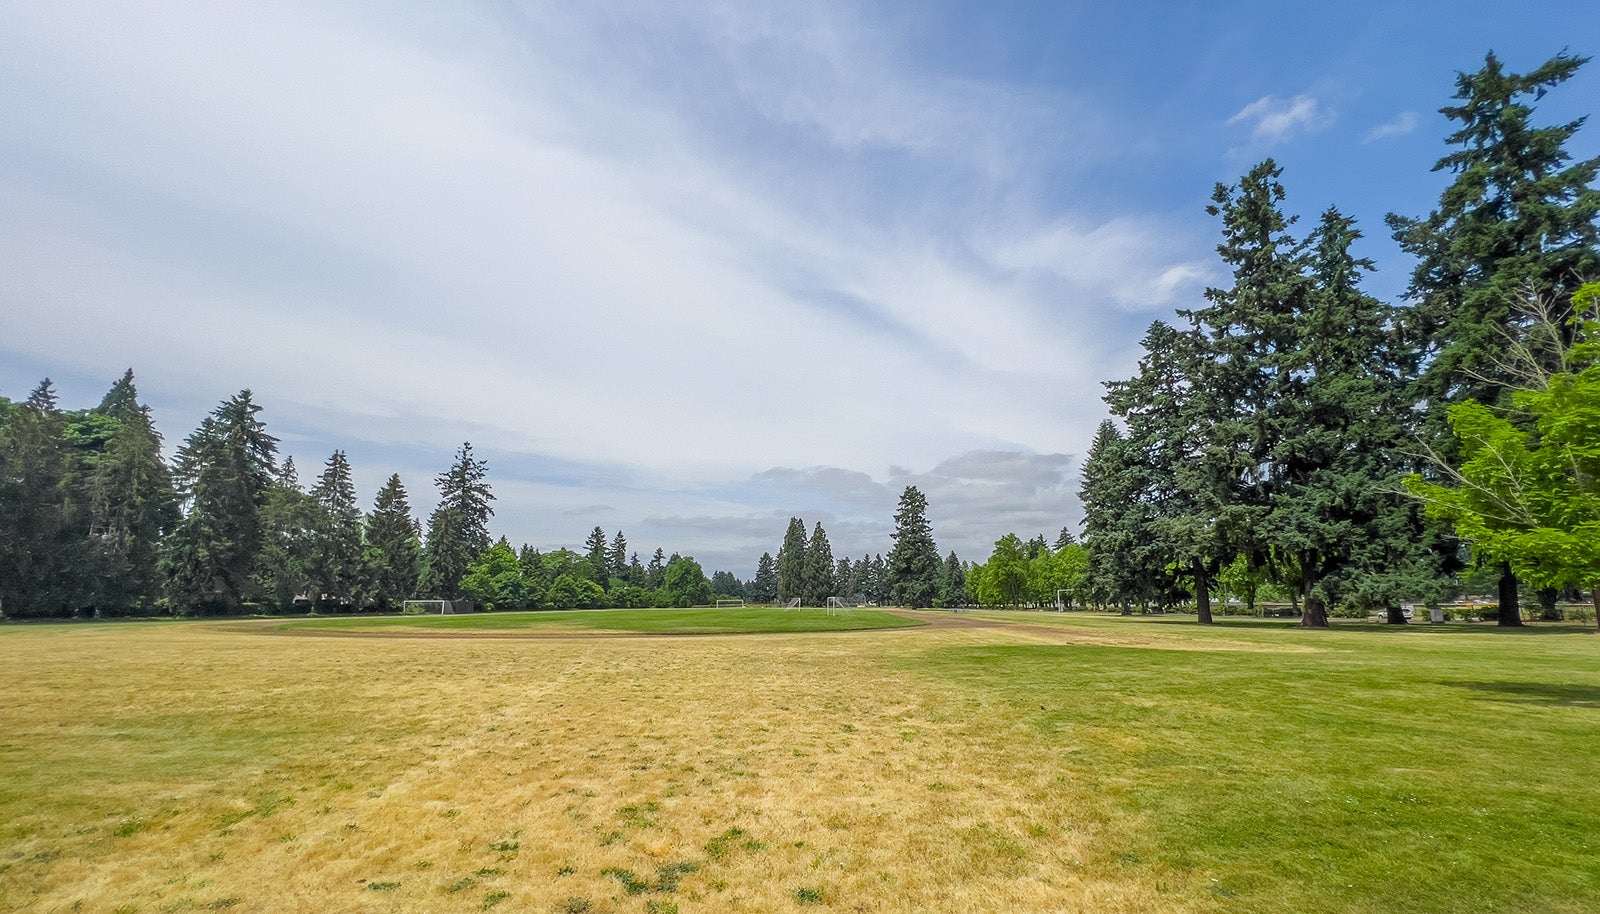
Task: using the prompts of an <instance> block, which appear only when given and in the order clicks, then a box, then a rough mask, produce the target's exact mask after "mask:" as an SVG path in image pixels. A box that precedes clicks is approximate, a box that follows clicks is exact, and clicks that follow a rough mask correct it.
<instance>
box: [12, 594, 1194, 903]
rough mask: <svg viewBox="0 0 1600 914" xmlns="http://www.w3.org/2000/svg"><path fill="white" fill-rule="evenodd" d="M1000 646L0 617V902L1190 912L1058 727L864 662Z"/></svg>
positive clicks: (960, 635)
mask: <svg viewBox="0 0 1600 914" xmlns="http://www.w3.org/2000/svg"><path fill="white" fill-rule="evenodd" d="M1023 634H1025V635H1026V637H1030V638H1033V637H1041V636H1040V635H1039V634H1038V633H1037V632H1026V633H1023ZM1046 635H1050V636H1052V637H1053V636H1054V633H1051V632H1046ZM1015 637H1016V635H1014V634H1011V633H1008V632H1007V631H1006V630H1004V629H983V630H963V629H942V630H931V631H922V632H919V633H916V634H914V635H911V634H909V633H907V632H882V633H877V632H863V633H859V634H856V635H852V636H849V637H841V636H837V635H833V636H820V637H818V636H802V635H791V636H754V637H718V638H674V639H666V640H643V639H634V640H596V641H538V640H527V641H508V640H493V641H473V640H470V639H451V640H420V639H416V640H402V639H359V638H311V637H307V638H293V639H290V638H270V637H261V636H259V635H254V634H249V633H245V632H238V631H226V630H220V629H218V628H216V627H214V626H205V625H188V624H173V625H151V626H131V625H124V626H82V627H39V628H29V629H22V630H10V631H6V632H3V633H0V648H3V650H4V653H5V656H6V657H7V668H8V671H9V674H8V676H7V681H8V684H7V687H6V689H5V690H4V691H3V692H0V734H3V735H0V765H3V770H4V772H5V774H4V778H3V783H0V821H3V822H4V823H5V825H4V826H3V831H0V909H3V910H7V911H21V910H30V911H70V910H85V911H130V912H131V911H178V910H230V911H239V912H243V911H298V910H306V911H329V910H337V911H394V910H403V911H404V910H415V911H480V910H487V909H491V908H492V909H496V910H502V911H522V910H534V911H558V910H588V911H596V912H599V911H647V910H657V911H665V910H670V909H671V908H670V907H669V906H668V905H669V904H677V905H679V906H680V910H681V911H683V912H689V911H708V910H716V911H784V910H798V909H801V908H806V907H817V908H821V909H828V910H842V911H907V912H910V911H1091V910H1092V911H1172V910H1183V909H1185V908H1186V907H1187V906H1191V905H1192V904H1194V903H1195V899H1196V898H1198V897H1199V896H1198V895H1197V890H1196V888H1195V887H1194V886H1193V885H1190V884H1189V883H1190V880H1191V878H1192V877H1190V876H1187V875H1184V874H1177V873H1171V872H1161V871H1159V870H1155V869H1153V868H1151V867H1143V868H1140V869H1139V870H1138V871H1137V872H1136V873H1135V872H1132V871H1130V870H1128V869H1127V868H1126V867H1122V866H1120V865H1119V864H1118V863H1117V861H1116V860H1115V859H1114V858H1110V857H1109V855H1108V854H1106V853H1102V852H1101V851H1100V850H1098V848H1100V847H1102V846H1104V845H1105V844H1106V843H1107V842H1106V841H1105V838H1106V836H1107V835H1108V834H1113V833H1117V832H1125V831H1128V830H1138V829H1140V828H1142V827H1143V825H1142V823H1141V822H1139V821H1138V820H1137V819H1135V818H1130V817H1129V814H1128V813H1123V812H1118V811H1116V810H1115V809H1114V808H1113V807H1112V805H1111V804H1109V803H1107V802H1105V801H1104V800H1103V798H1101V797H1100V796H1098V795H1097V793H1096V792H1095V791H1094V790H1093V789H1091V788H1090V787H1089V786H1087V785H1088V780H1089V779H1085V778H1081V777H1080V776H1079V775H1080V774H1081V772H1078V771H1076V770H1075V769H1074V767H1073V765H1072V762H1071V760H1070V758H1067V757H1062V756H1061V755H1059V754H1058V752H1057V750H1059V747H1057V750H1051V749H1050V748H1049V746H1048V745H1047V744H1046V743H1045V742H1044V741H1042V740H1040V739H1038V738H1037V736H1036V734H1033V733H1031V732H1027V731H1023V730H1020V729H1008V728H1005V727H1002V726H999V725H995V724H993V723H992V722H991V721H990V717H991V716H992V715H988V714H986V709H985V708H984V707H983V706H982V701H981V700H980V699H976V698H973V697H970V696H955V695H944V694H940V693H939V692H938V691H937V690H935V689H934V688H933V687H932V686H931V685H930V684H929V683H928V682H927V681H925V680H922V679H918V678H916V677H915V676H913V675H911V674H908V673H904V672H900V671H897V669H896V668H895V667H894V666H893V665H892V664H891V663H888V662H885V661H886V660H888V659H891V658H893V657H894V656H897V655H900V654H904V653H906V652H918V651H922V650H926V649H928V648H933V647H938V646H947V645H951V644H963V643H977V642H980V641H990V642H995V641H1007V640H1011V639H1013V638H1015ZM1053 752H1056V753H1057V754H1053ZM819 898H820V900H818V899H819ZM585 904H586V905H587V907H584V906H583V905H585Z"/></svg>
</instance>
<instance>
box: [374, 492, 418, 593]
mask: <svg viewBox="0 0 1600 914" xmlns="http://www.w3.org/2000/svg"><path fill="white" fill-rule="evenodd" d="M419 534H420V531H419V529H418V526H417V521H416V519H415V518H413V517H412V516H411V504H410V502H409V501H408V500H407V498H406V487H405V484H404V483H402V482H401V481H400V474H399V473H394V474H391V475H390V476H389V481H388V482H385V483H384V484H383V488H381V489H379V490H378V495H377V498H376V499H375V500H374V501H373V504H372V514H371V516H369V517H368V518H367V525H366V531H365V538H366V550H365V554H366V564H367V568H368V569H369V574H370V575H371V577H370V579H369V580H370V587H371V591H370V596H369V600H370V602H371V603H372V605H374V606H376V607H377V608H378V609H380V610H383V611H387V612H392V611H394V610H397V609H399V608H400V606H401V605H402V604H403V603H404V602H405V601H406V600H409V599H411V597H412V595H413V594H415V593H416V591H417V582H418V578H419V577H420V575H421V572H422V540H421V537H420V535H419Z"/></svg>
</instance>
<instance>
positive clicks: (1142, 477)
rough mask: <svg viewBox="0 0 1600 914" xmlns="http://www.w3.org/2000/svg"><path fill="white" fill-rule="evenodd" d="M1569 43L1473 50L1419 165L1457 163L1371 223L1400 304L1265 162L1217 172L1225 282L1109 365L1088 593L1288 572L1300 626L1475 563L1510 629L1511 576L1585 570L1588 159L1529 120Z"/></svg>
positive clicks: (1566, 60) (1574, 585)
mask: <svg viewBox="0 0 1600 914" xmlns="http://www.w3.org/2000/svg"><path fill="white" fill-rule="evenodd" d="M1585 62H1586V59H1585V58H1580V57H1573V56H1569V55H1566V54H1564V53H1563V54H1561V55H1558V56H1556V57H1555V58H1552V59H1551V60H1549V61H1548V62H1546V63H1544V64H1543V65H1542V66H1540V67H1538V68H1537V69H1535V70H1533V71H1532V72H1529V73H1525V74H1518V73H1512V72H1509V71H1507V70H1506V69H1505V68H1504V67H1503V66H1502V64H1501V63H1500V61H1499V60H1498V59H1497V58H1496V57H1495V56H1494V55H1493V54H1490V55H1489V56H1488V57H1487V58H1486V60H1485V63H1484V66H1483V67H1482V68H1481V69H1480V70H1478V71H1477V72H1474V73H1462V74H1459V76H1458V79H1457V82H1456V93H1455V95H1454V97H1453V103H1452V104H1449V105H1447V106H1445V107H1444V108H1442V109H1440V110H1441V113H1443V114H1444V115H1445V116H1446V117H1447V118H1449V119H1450V120H1451V121H1453V122H1454V123H1455V125H1456V129H1455V131H1454V132H1453V133H1452V134H1451V135H1450V136H1449V137H1448V138H1447V141H1446V142H1447V143H1448V144H1449V146H1450V147H1451V148H1450V151H1449V152H1448V153H1447V154H1446V155H1444V156H1443V157H1442V158H1440V159H1439V161H1438V164H1437V165H1436V166H1435V170H1436V171H1444V172H1447V173H1449V174H1451V175H1453V176H1454V177H1453V180H1452V181H1451V183H1450V184H1449V186H1448V187H1447V188H1446V189H1445V190H1444V192H1443V193H1442V194H1441V195H1440V198H1439V203H1438V205H1437V207H1436V208H1435V209H1434V210H1433V211H1432V212H1430V213H1428V214H1427V215H1425V216H1422V217H1406V216H1400V215H1393V214H1391V215H1390V216H1389V217H1388V220H1387V224H1388V228H1389V229H1390V231H1391V232H1392V234H1393V237H1394V238H1395V240H1396V241H1397V242H1398V243H1399V245H1400V247H1401V248H1402V249H1403V250H1404V251H1405V252H1407V253H1408V254H1410V255H1412V256H1413V257H1415V258H1416V265H1415V268H1414V270H1413V272H1412V275H1411V281H1410V284H1409V287H1408V289H1407V290H1406V293H1405V297H1404V300H1403V301H1400V302H1395V303H1387V302H1381V301H1379V300H1377V299H1376V298H1374V297H1373V296H1371V295H1369V294H1367V293H1366V292H1364V291H1363V290H1362V282H1363V279H1364V277H1365V276H1366V275H1367V274H1368V273H1369V272H1370V271H1371V270H1372V269H1373V265H1372V263H1371V262H1369V261H1368V260H1366V259H1364V258H1361V257H1359V256H1357V255H1356V254H1354V253H1353V252H1352V246H1353V244H1354V243H1355V242H1356V241H1357V240H1358V239H1359V238H1360V237H1361V232H1360V230H1359V229H1358V228H1357V226H1356V224H1355V221H1354V220H1353V219H1352V218H1350V217H1349V216H1346V215H1345V214H1343V213H1341V212H1340V211H1339V210H1338V209H1337V208H1334V207H1330V208H1328V209H1327V210H1325V211H1324V212H1323V213H1322V214H1321V215H1320V217H1319V218H1318V219H1317V220H1316V222H1315V223H1314V224H1313V225H1312V226H1311V227H1310V229H1309V230H1308V231H1306V232H1304V233H1303V234H1301V233H1298V232H1297V231H1296V220H1295V218H1293V217H1291V216H1289V215H1287V214H1286V213H1285V202H1284V201H1285V198H1286V192H1285V189H1284V185H1283V183H1282V181H1281V178H1282V175H1283V172H1282V169H1281V168H1280V167H1279V166H1278V165H1277V164H1276V163H1275V162H1274V161H1272V160H1271V159H1268V160H1266V161H1264V162H1262V163H1260V164H1258V165H1256V166H1255V167H1254V168H1252V169H1250V170H1249V171H1248V172H1247V173H1246V174H1245V175H1244V176H1243V177H1241V178H1240V179H1239V181H1238V182H1236V183H1234V184H1232V185H1222V184H1219V185H1217V187H1216V190H1215V192H1214V194H1213V196H1212V202H1211V205H1210V206H1209V207H1208V209H1207V211H1208V213H1210V214H1211V215H1212V216H1214V217H1216V218H1217V220H1218V222H1219V223H1220V226H1221V231H1222V240H1221V242H1220V243H1219V245H1218V246H1217V252H1218V254H1219V255H1220V257H1221V260H1222V262H1223V263H1224V264H1225V265H1226V266H1227V268H1228V269H1229V271H1230V273H1231V280H1232V281H1231V283H1230V284H1229V285H1227V286H1225V287H1219V288H1211V289H1207V290H1206V292H1205V300H1204V302H1202V303H1197V304H1196V305H1195V306H1194V307H1192V308H1189V309H1186V310H1180V311H1179V312H1178V320H1177V321H1175V322H1171V323H1169V322H1164V321H1158V322H1155V323H1153V324H1152V325H1151V326H1150V327H1149V329H1148V331H1147V332H1146V333H1145V336H1144V338H1143V341H1142V344H1143V356H1142V358H1141V359H1140V361H1139V364H1138V370H1137V372H1136V373H1135V374H1134V376H1133V377H1131V378H1128V379H1125V380H1119V381H1114V382H1110V383H1108V384H1107V385H1106V394H1105V401H1106V403H1107V405H1108V406H1109V407H1110V412H1111V413H1112V415H1113V417H1114V418H1115V420H1116V421H1111V420H1108V421H1107V422H1105V423H1103V424H1102V425H1101V426H1100V428H1099V430H1098V432H1097V434H1096V436H1095V439H1094V442H1093V444H1092V445H1091V447H1090V449H1089V452H1088V455H1087V457H1086V460H1085V462H1084V465H1083V469H1082V479H1081V490H1080V496H1081V498H1082V501H1083V504H1084V511H1085V518H1084V530H1085V537H1086V540H1087V551H1088V568H1087V570H1086V572H1085V578H1084V580H1085V587H1086V592H1087V593H1088V594H1089V595H1090V596H1091V598H1092V599H1093V600H1095V601H1096V602H1108V603H1112V604H1119V605H1121V606H1123V607H1125V608H1126V607H1128V606H1130V605H1133V604H1141V605H1144V606H1157V607H1159V606H1170V605H1174V604H1177V603H1180V602H1182V603H1189V602H1192V603H1193V604H1194V605H1195V606H1196V607H1197V609H1198V611H1199V615H1200V619H1201V621H1203V622H1208V621H1210V618H1211V598H1212V595H1213V594H1214V593H1215V591H1216V588H1217V587H1218V585H1219V583H1220V582H1222V581H1223V580H1224V579H1225V578H1231V580H1232V581H1233V582H1234V583H1235V584H1238V583H1246V584H1250V585H1251V586H1254V585H1271V586H1277V587H1283V588H1286V589H1288V590H1289V591H1290V592H1291V594H1292V596H1293V598H1294V599H1295V600H1296V602H1298V603H1299V604H1300V606H1301V607H1302V609H1303V616H1302V624H1304V625H1306V626H1325V625H1327V624H1328V616H1329V614H1330V613H1336V612H1340V611H1353V612H1356V613H1359V614H1362V615H1365V614H1366V612H1368V611H1384V612H1387V614H1388V617H1389V619H1390V620H1391V621H1397V622H1398V621H1403V617H1402V615H1401V613H1400V606H1401V602H1402V601H1415V602H1433V601H1438V600H1442V599H1446V598H1449V597H1450V596H1452V595H1453V594H1455V593H1459V592H1460V590H1461V588H1462V586H1463V575H1464V574H1467V575H1477V576H1478V578H1479V579H1480V580H1481V579H1482V577H1483V576H1484V575H1486V574H1487V575H1490V576H1492V578H1493V580H1494V586H1495V588H1496V591H1497V596H1498V619H1499V621H1500V624H1502V625H1520V624H1521V623H1522V618H1521V614H1520V609H1519V589H1518V578H1519V575H1520V576H1521V577H1523V578H1525V579H1527V580H1528V581H1530V582H1531V583H1533V584H1534V586H1535V587H1536V588H1537V591H1536V592H1537V595H1538V598H1539V601H1540V603H1541V604H1542V605H1543V606H1544V607H1545V610H1546V612H1547V613H1548V612H1551V611H1553V610H1554V607H1555V605H1556V602H1557V600H1558V598H1560V597H1561V596H1562V595H1563V592H1565V595H1566V596H1567V597H1569V598H1571V597H1575V596H1576V590H1577V589H1578V588H1589V589H1593V588H1595V587H1596V585H1600V546H1597V545H1595V544H1596V543H1600V510H1597V507H1596V506H1597V504H1600V496H1597V494H1596V489H1595V485H1596V484H1595V480H1596V478H1597V477H1600V410H1597V409H1595V408H1594V407H1595V404H1596V403H1597V402H1600V397H1597V395H1596V390H1597V386H1596V385H1597V384H1600V380H1597V378H1596V374H1597V372H1600V368H1597V367H1596V366H1597V363H1600V358H1597V354H1596V347H1597V346H1600V333H1597V331H1596V327H1597V325H1596V324H1595V323H1594V320H1593V318H1594V314H1593V313H1592V308H1593V305H1594V304H1595V293H1594V292H1593V291H1592V290H1593V287H1592V286H1591V287H1588V288H1589V291H1585V285H1584V283H1585V282H1586V281H1593V280H1595V279H1597V278H1600V243H1597V214H1600V191H1597V190H1596V189H1595V186H1594V185H1595V177H1596V173H1597V170H1600V158H1595V159H1588V160H1585V161H1578V162H1574V161H1573V160H1572V156H1571V155H1570V153H1569V152H1568V151H1567V146H1568V143H1569V141H1570V140H1571V139H1572V137H1573V136H1574V134H1575V133H1576V132H1577V131H1578V129H1579V128H1580V127H1581V126H1582V123H1583V121H1582V120H1581V119H1580V120H1576V121H1572V122H1570V123H1564V124H1555V125H1547V126H1538V125H1536V124H1535V123H1534V122H1533V117H1532V116H1533V107H1532V104H1531V102H1533V101H1535V100H1537V99H1538V98H1541V97H1542V96H1543V95H1544V94H1545V93H1546V92H1548V91H1550V90H1552V89H1555V88H1556V87H1558V86H1560V85H1561V84H1562V83H1563V82H1565V81H1566V80H1568V79H1570V78H1571V76H1572V75H1573V74H1574V73H1575V72H1576V71H1577V70H1578V68H1579V67H1580V66H1582V65H1583V64H1584V63H1585ZM1518 461H1520V464H1519V463H1518ZM1508 467H1510V468H1511V469H1509V470H1508V469H1507V468H1508ZM1519 467H1520V469H1519ZM1595 599H1596V602H1597V606H1600V597H1596V598H1595Z"/></svg>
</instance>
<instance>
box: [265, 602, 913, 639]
mask: <svg viewBox="0 0 1600 914" xmlns="http://www.w3.org/2000/svg"><path fill="white" fill-rule="evenodd" d="M920 624H922V623H919V622H917V621H915V620H912V619H906V618H903V617H901V616H896V615H892V614H890V613H886V612H879V611H877V610H870V609H853V610H846V611H843V612H839V613H836V614H832V615H830V614H829V613H827V612H825V611H823V610H821V609H815V608H807V609H797V610H784V609H775V608H773V607H770V606H752V607H741V608H738V609H705V608H700V609H588V610H575V611H574V610H564V611H561V612H515V613H471V614H468V615H460V616H438V615H433V616H375V617H370V618H363V617H359V616H354V617H352V616H345V617H340V618H330V619H308V620H303V621H294V622H284V623H282V624H281V625H279V626H278V628H279V629H280V630H284V631H296V630H302V629H322V630H341V631H372V630H374V629H378V630H383V629H389V630H417V631H456V630H468V631H491V630H499V631H527V632H562V631H583V632H630V633H636V634H667V635H685V634H772V633H779V632H790V633H793V632H843V631H859V630H862V629H874V628H907V627H910V626H913V625H920Z"/></svg>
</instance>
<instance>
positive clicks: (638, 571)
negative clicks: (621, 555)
mask: <svg viewBox="0 0 1600 914" xmlns="http://www.w3.org/2000/svg"><path fill="white" fill-rule="evenodd" d="M646 577H647V575H646V573H645V570H644V566H643V565H641V564H639V553H637V552H635V553H634V554H633V556H632V557H630V558H629V559H628V583H629V584H632V585H633V586H635V587H644V586H646Z"/></svg>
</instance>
